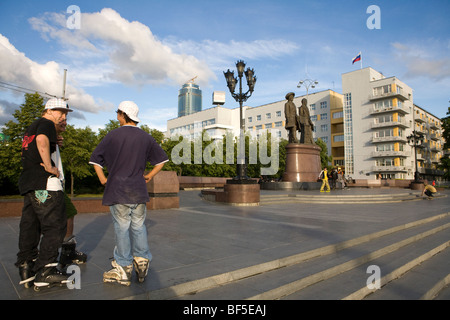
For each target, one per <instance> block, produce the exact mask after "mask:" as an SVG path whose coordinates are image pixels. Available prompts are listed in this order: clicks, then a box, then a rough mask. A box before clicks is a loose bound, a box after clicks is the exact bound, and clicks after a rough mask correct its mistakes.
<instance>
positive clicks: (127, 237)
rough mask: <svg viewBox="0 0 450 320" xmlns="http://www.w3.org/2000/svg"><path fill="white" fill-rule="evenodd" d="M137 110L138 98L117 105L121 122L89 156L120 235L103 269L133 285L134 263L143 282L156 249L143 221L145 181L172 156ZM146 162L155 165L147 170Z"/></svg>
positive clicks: (108, 279) (114, 279)
mask: <svg viewBox="0 0 450 320" xmlns="http://www.w3.org/2000/svg"><path fill="white" fill-rule="evenodd" d="M138 113H139V108H138V106H137V105H136V104H135V103H134V102H132V101H123V102H121V103H120V104H119V107H118V110H117V120H118V121H119V124H120V127H119V128H117V129H114V130H112V131H111V132H109V133H108V134H107V135H106V136H105V137H104V138H103V140H102V141H101V142H100V143H99V144H98V146H97V147H96V148H95V150H94V152H93V153H92V155H91V158H90V162H89V163H90V164H92V165H94V168H95V172H96V173H97V176H98V178H99V180H100V183H101V184H103V185H105V192H104V194H103V201H102V202H103V205H105V206H109V208H110V211H111V215H112V218H113V224H114V230H115V235H116V245H115V248H114V260H113V261H112V263H111V264H112V269H111V270H110V271H107V272H105V273H104V274H103V281H104V282H117V283H120V284H123V285H130V283H131V274H132V270H133V265H134V268H135V271H136V273H137V274H138V277H139V281H140V282H142V281H144V279H145V276H146V275H147V272H148V266H149V263H150V262H151V260H152V254H151V252H150V249H149V245H148V240H147V229H146V227H145V224H144V222H145V218H146V212H147V206H146V203H147V202H148V201H149V196H148V192H147V186H146V183H148V182H149V181H150V180H151V179H152V178H153V177H154V176H155V175H156V174H157V173H158V172H159V171H160V170H161V169H162V167H163V166H164V163H165V162H167V161H168V157H167V155H166V153H165V152H164V150H163V149H162V148H161V146H160V145H159V144H158V143H157V142H156V141H155V139H154V138H153V137H152V136H151V135H149V134H148V133H146V132H145V131H143V130H142V129H140V128H139V127H137V124H138V123H139V122H140V120H139V118H138ZM147 163H150V164H151V165H153V166H154V167H153V169H152V170H151V171H150V172H149V173H147V174H145V175H144V171H145V167H146V164H147ZM104 167H106V168H107V170H108V177H106V176H105V173H104V172H103V168H104Z"/></svg>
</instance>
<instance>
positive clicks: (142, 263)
mask: <svg viewBox="0 0 450 320" xmlns="http://www.w3.org/2000/svg"><path fill="white" fill-rule="evenodd" d="M149 264H150V260H148V259H145V258H141V257H134V259H133V265H134V270H135V271H136V274H137V276H138V279H139V282H144V281H145V277H146V276H147V273H148V266H149Z"/></svg>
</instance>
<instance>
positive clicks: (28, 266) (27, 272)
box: [19, 259, 36, 288]
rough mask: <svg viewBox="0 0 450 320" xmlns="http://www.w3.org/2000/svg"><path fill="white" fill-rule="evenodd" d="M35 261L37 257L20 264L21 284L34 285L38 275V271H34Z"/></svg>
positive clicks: (26, 286) (27, 286)
mask: <svg viewBox="0 0 450 320" xmlns="http://www.w3.org/2000/svg"><path fill="white" fill-rule="evenodd" d="M35 261H36V259H34V260H31V261H25V262H24V263H22V264H20V265H19V275H20V279H21V281H20V282H19V284H23V285H24V287H25V288H30V287H32V286H33V280H34V278H35V277H36V273H35V272H34V271H33V267H34V263H35Z"/></svg>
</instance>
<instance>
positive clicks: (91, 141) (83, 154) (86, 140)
mask: <svg viewBox="0 0 450 320" xmlns="http://www.w3.org/2000/svg"><path fill="white" fill-rule="evenodd" d="M62 136H63V137H64V145H63V147H62V148H61V159H62V163H63V167H64V171H67V172H69V173H70V194H71V196H72V197H73V196H74V183H75V179H77V180H79V179H82V178H85V177H88V176H92V175H93V174H94V169H93V168H92V166H91V165H90V164H89V158H90V157H91V154H92V151H94V148H95V146H96V145H97V142H98V140H97V136H96V135H95V132H94V131H92V129H91V128H89V127H86V128H84V129H81V128H75V127H74V126H72V125H68V126H67V128H66V131H65V132H63V134H62Z"/></svg>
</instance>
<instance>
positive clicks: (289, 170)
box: [282, 143, 322, 182]
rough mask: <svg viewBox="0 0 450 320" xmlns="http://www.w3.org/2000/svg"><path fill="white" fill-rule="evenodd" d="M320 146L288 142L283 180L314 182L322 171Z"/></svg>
mask: <svg viewBox="0 0 450 320" xmlns="http://www.w3.org/2000/svg"><path fill="white" fill-rule="evenodd" d="M320 151H321V149H320V147H318V146H316V145H309V144H299V143H290V144H288V145H287V146H286V168H285V171H284V174H283V179H282V180H283V181H290V182H316V181H317V178H318V177H319V174H320V171H322V168H321V165H320Z"/></svg>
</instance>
